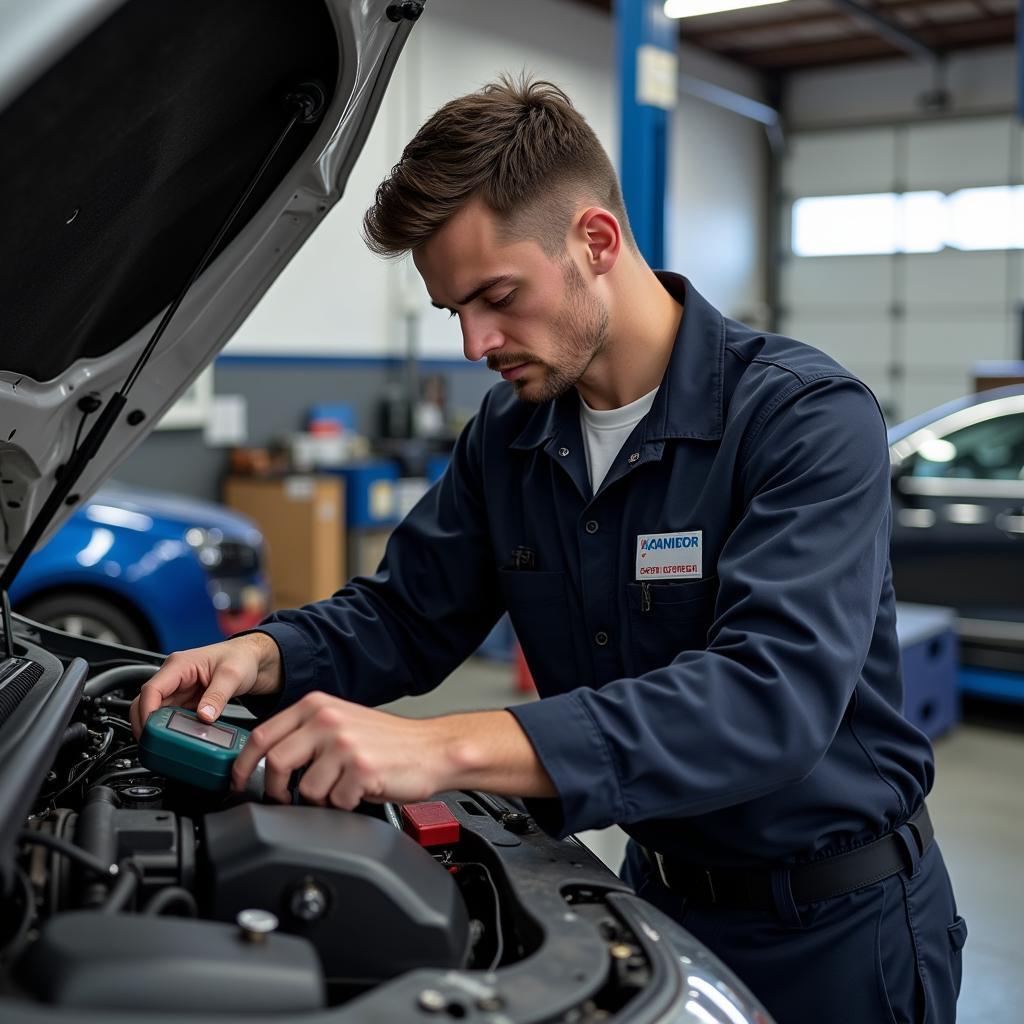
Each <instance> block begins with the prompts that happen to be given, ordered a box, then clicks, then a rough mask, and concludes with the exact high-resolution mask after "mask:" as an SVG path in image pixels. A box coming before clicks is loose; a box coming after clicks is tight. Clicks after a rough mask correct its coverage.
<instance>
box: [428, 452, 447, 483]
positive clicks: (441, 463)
mask: <svg viewBox="0 0 1024 1024" xmlns="http://www.w3.org/2000/svg"><path fill="white" fill-rule="evenodd" d="M451 461H452V458H451V456H450V455H431V456H430V458H428V459H427V465H426V477H427V483H428V484H436V483H437V481H438V480H440V479H441V477H443V476H444V471H445V470H446V469H447V468H448V463H449V462H451Z"/></svg>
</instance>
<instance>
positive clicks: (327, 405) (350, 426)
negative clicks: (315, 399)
mask: <svg viewBox="0 0 1024 1024" xmlns="http://www.w3.org/2000/svg"><path fill="white" fill-rule="evenodd" d="M317 421H321V422H322V421H329V422H333V423H337V424H338V426H339V427H341V428H342V429H343V430H355V429H356V410H355V407H354V406H353V405H352V403H351V402H322V403H320V404H319V405H311V406H310V407H309V414H308V415H307V417H306V422H307V423H315V422H317Z"/></svg>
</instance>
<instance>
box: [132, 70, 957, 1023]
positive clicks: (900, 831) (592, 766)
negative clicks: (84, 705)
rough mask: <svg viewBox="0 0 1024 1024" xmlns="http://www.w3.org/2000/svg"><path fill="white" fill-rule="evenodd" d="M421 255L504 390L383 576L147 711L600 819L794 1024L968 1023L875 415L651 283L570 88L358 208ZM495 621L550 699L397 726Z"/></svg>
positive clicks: (406, 789) (378, 778)
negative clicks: (226, 721) (899, 599)
mask: <svg viewBox="0 0 1024 1024" xmlns="http://www.w3.org/2000/svg"><path fill="white" fill-rule="evenodd" d="M365 226H366V234H367V238H368V241H369V244H370V246H371V248H373V249H374V250H375V251H376V252H378V253H381V254H384V255H389V256H391V255H399V254H401V253H404V252H408V251H411V252H412V256H413V259H414V261H415V264H416V267H417V269H418V271H419V272H420V274H421V276H422V277H423V280H424V282H425V284H426V287H427V290H428V291H429V293H430V295H431V298H432V300H433V303H434V305H435V306H437V307H439V308H441V309H445V310H448V311H449V313H450V315H452V316H457V317H458V318H459V322H460V326H461V328H462V334H463V340H464V346H465V353H466V356H467V357H468V358H469V359H473V360H478V359H483V358H486V360H487V365H488V367H489V368H490V369H492V370H495V371H497V372H500V373H501V375H502V377H503V378H504V379H505V380H506V381H507V382H509V383H507V384H498V385H497V386H496V387H495V388H494V389H492V390H491V392H490V393H489V394H488V395H487V396H486V397H485V399H484V401H483V403H482V405H481V408H480V412H479V414H478V415H477V417H476V418H475V420H474V421H473V423H471V424H470V425H469V426H468V427H467V428H466V430H465V431H464V433H463V434H462V436H461V438H460V439H459V442H458V444H457V446H456V449H455V452H454V456H453V460H452V464H451V467H450V469H449V471H448V472H447V473H446V475H445V477H444V478H443V479H442V480H441V482H440V483H439V484H438V485H437V486H436V487H435V488H433V489H432V490H431V491H430V493H429V494H428V495H427V496H426V497H425V498H424V499H423V500H422V501H421V502H420V503H419V504H418V505H417V507H416V508H415V509H414V510H413V511H412V512H411V513H410V515H409V516H408V517H407V519H406V520H405V521H404V522H403V523H402V524H401V525H400V526H399V527H398V528H397V529H396V530H395V532H394V535H393V537H392V538H391V541H390V543H389V545H388V549H387V554H386V556H385V559H384V562H383V563H382V565H381V567H380V570H379V571H378V573H377V574H376V575H375V576H373V577H371V578H368V579H356V580H353V581H352V582H351V583H349V585H348V586H347V587H345V588H344V589H343V590H341V591H339V592H338V593H337V594H335V595H334V596H333V597H332V598H330V599H328V600H325V601H321V602H318V603H317V604H313V605H309V606H307V607H305V608H302V609H299V610H296V611H284V612H280V613H278V614H276V615H273V616H271V618H270V619H269V620H268V621H267V622H266V623H265V624H263V625H261V626H260V627H259V629H258V630H257V631H256V632H251V633H249V634H246V635H242V636H239V637H237V638H233V639H231V640H228V641H226V642H224V643H221V644H217V645H214V646H212V647H205V648H201V649H199V650H196V651H188V652H185V653H179V654H173V655H171V656H170V657H169V658H168V659H167V662H166V664H165V666H164V667H163V668H162V669H161V670H160V672H158V673H157V674H156V675H155V676H154V677H153V679H152V680H151V681H150V682H149V683H147V684H146V686H145V687H144V688H143V691H142V694H141V695H140V698H139V700H138V701H136V703H135V705H134V706H133V708H132V721H133V725H134V727H135V729H136V730H137V731H138V730H139V729H140V728H141V725H142V723H143V722H144V721H145V718H146V716H147V715H148V714H149V713H151V712H152V711H153V710H155V709H156V708H157V707H158V706H159V705H160V704H161V703H163V704H184V705H186V706H190V707H197V708H198V709H199V713H200V715H201V716H203V717H205V718H206V719H207V720H210V721H212V720H213V719H215V718H216V717H217V716H218V715H219V714H220V712H221V711H222V709H223V707H224V704H225V702H226V701H227V700H228V699H229V698H231V697H233V696H240V695H247V700H248V701H249V703H250V704H251V705H252V706H254V707H256V708H258V710H260V712H261V713H264V714H269V713H271V712H276V713H274V714H273V715H272V717H269V718H268V719H267V720H266V721H265V722H263V724H261V725H260V726H259V727H258V728H257V729H256V730H255V732H254V733H253V736H252V739H251V741H250V743H249V744H248V746H247V747H246V749H245V751H244V752H243V753H242V755H241V756H240V757H239V758H238V761H237V764H236V767H235V773H234V782H235V784H236V785H241V784H242V783H243V782H244V780H245V778H246V777H247V776H248V775H249V773H250V772H251V771H252V769H253V767H254V765H255V764H256V762H257V760H258V759H259V758H260V757H261V756H263V755H266V761H267V789H268V792H269V793H270V795H271V796H273V797H275V798H280V799H285V798H286V797H287V789H286V787H287V783H288V779H289V776H290V775H291V773H292V771H293V770H295V769H296V768H299V767H300V766H303V765H308V766H309V767H308V768H307V770H306V772H305V774H304V776H303V778H302V782H301V785H300V786H299V791H300V793H301V795H302V796H303V797H304V798H305V800H306V801H308V802H311V803H318V804H331V805H334V806H336V807H340V808H352V807H354V806H355V805H356V804H357V803H358V802H359V800H360V799H366V800H372V801H382V800H398V801H404V800H418V799H422V798H424V797H427V796H429V795H430V794H431V793H434V792H437V791H440V790H445V789H460V788H471V787H472V788H480V789H484V790H491V791H494V792H498V793H505V794H513V795H518V796H522V797H524V798H526V799H527V806H528V807H529V809H530V811H531V813H532V814H533V815H534V816H535V818H536V820H537V821H538V823H539V824H540V825H541V826H542V827H543V828H544V829H546V830H547V831H549V832H551V833H553V834H555V835H559V836H562V835H566V834H568V833H572V832H577V831H581V830H584V829H590V828H601V827H603V826H606V825H610V824H612V823H618V824H620V825H622V826H623V827H624V828H625V829H626V830H627V831H628V832H629V833H630V835H631V836H632V837H633V841H632V842H631V843H630V848H629V852H628V855H627V862H626V864H625V866H624V874H625V877H626V878H627V880H628V881H630V882H631V884H633V885H634V886H635V887H636V888H637V890H638V892H639V893H640V894H641V895H643V896H645V897H647V898H648V899H650V900H652V901H653V902H654V903H656V904H657V905H659V906H660V907H661V908H662V909H664V910H666V911H667V912H668V913H670V914H671V915H673V916H674V917H675V918H676V919H677V920H679V921H681V922H683V923H684V924H685V926H686V927H687V928H688V929H689V930H690V931H692V932H693V933H694V934H696V935H697V936H698V937H699V938H700V939H702V940H703V941H704V942H705V943H706V944H707V945H708V946H710V948H711V949H712V950H714V951H716V952H717V953H719V955H721V956H722V958H723V959H724V960H725V961H726V962H727V963H728V964H729V965H730V966H731V967H732V968H733V969H734V970H735V971H736V972H737V973H738V974H739V975H740V977H742V978H743V979H744V980H745V981H746V982H747V983H748V984H749V985H750V987H751V988H752V989H753V990H754V992H756V993H757V994H758V996H759V997H760V998H761V999H762V1000H763V1001H764V1002H765V1004H766V1005H767V1007H768V1008H769V1009H770V1010H771V1011H772V1012H773V1014H774V1015H775V1016H776V1017H777V1019H778V1020H779V1021H780V1024H789V1022H799V1021H829V1022H830V1024H835V1022H839V1021H848V1022H850V1024H868V1022H873V1021H925V1020H927V1021H929V1022H946V1021H952V1020H953V1019H954V1015H955V1003H956V995H957V991H958V989H959V981H960V965H959V947H960V946H961V945H962V942H963V936H964V934H965V929H964V926H963V922H962V920H961V919H960V918H958V917H957V915H956V910H955V907H954V903H953V897H952V892H951V889H950V885H949V880H948V878H947V875H946V871H945V867H944V865H943V863H942V859H941V856H940V853H939V850H938V847H937V845H936V844H935V842H934V841H933V840H932V832H931V826H930V823H929V821H928V817H927V812H926V811H925V810H924V797H925V794H926V793H927V791H928V790H929V788H930V786H931V782H932V755H931V750H930V747H929V744H928V742H927V740H926V739H925V738H924V737H923V736H922V735H921V734H920V733H919V732H918V731H917V730H915V729H914V728H913V727H912V726H911V725H909V724H908V723H907V722H906V720H905V719H904V718H903V717H902V716H901V714H900V712H899V708H900V701H901V683H900V674H899V652H898V646H897V641H896V634H895V629H894V605H893V591H892V585H891V578H890V570H889V560H888V551H889V529H890V522H889V465H888V458H887V448H886V440H885V429H884V425H883V420H882V416H881V414H880V412H879V410H878V407H877V405H876V403H875V401H874V399H873V397H872V395H871V394H870V392H869V391H868V390H867V388H865V387H864V386H863V385H862V384H861V383H860V382H859V381H858V380H856V379H855V378H854V377H853V376H851V375H850V374H849V373H847V372H846V371H845V370H844V369H842V367H840V366H838V365H837V364H836V363H834V362H833V361H832V360H830V359H829V358H827V357H826V356H824V355H823V354H821V353H820V352H817V351H815V350H813V349H811V348H808V347H806V346H804V345H800V344H798V343H797V342H794V341H791V340H789V339H786V338H781V337H777V336H773V335H764V334H758V333H757V332H755V331H752V330H750V329H748V328H746V327H744V326H743V325H741V324H738V323H735V322H733V321H729V320H726V319H724V318H723V317H722V316H721V315H720V314H719V313H718V312H717V311H716V310H714V309H713V308H712V307H711V306H710V305H709V304H708V303H707V302H706V301H705V300H704V299H703V298H701V296H700V295H698V294H697V292H696V291H695V290H694V289H693V287H692V286H691V285H690V284H689V283H688V282H687V281H686V280H685V279H683V278H681V277H678V276H676V275H674V274H666V273H660V274H657V275H656V274H655V273H654V272H653V271H652V270H651V269H650V268H649V267H648V266H647V264H646V263H645V262H644V260H643V259H642V257H641V256H640V254H639V252H638V251H637V249H636V246H635V244H634V242H633V239H632V237H631V235H630V232H629V226H628V221H627V219H626V214H625V211H624V209H623V204H622V198H621V194H620V191H619V186H618V183H617V181H616V178H615V174H614V172H613V170H612V168H611V165H610V163H609V161H608V158H607V156H606V155H605V153H604V152H603V151H602V149H601V147H600V145H599V144H598V142H597V140H596V138H595V137H594V135H593V133H592V132H591V130H590V128H589V127H588V126H587V125H586V123H585V122H584V120H583V119H582V118H581V117H580V116H579V114H578V113H577V112H576V111H575V110H574V109H573V108H572V106H571V104H570V103H569V101H568V100H567V98H566V97H565V95H564V94H563V93H562V92H561V91H560V90H558V89H557V88H555V87H554V86H551V85H549V84H547V83H532V84H531V83H528V82H522V83H515V82H511V81H509V80H502V81H501V82H500V83H498V84H496V85H491V86H488V87H487V88H485V89H483V90H482V91H481V92H479V93H475V94H472V95H470V96H464V97H462V98H460V99H457V100H454V101H452V102H451V103H449V104H447V105H446V106H445V107H443V108H442V109H441V110H440V111H438V112H437V113H436V114H435V115H434V116H433V117H431V118H430V119H429V120H428V121H427V122H426V124H425V125H424V126H423V127H422V128H421V129H420V131H419V132H418V133H417V135H416V137H415V138H414V139H413V140H412V142H410V143H409V145H408V147H407V148H406V150H405V153H404V154H403V156H402V159H401V161H400V162H399V164H398V165H397V166H396V167H395V168H394V169H393V171H392V173H391V174H390V176H389V177H388V178H387V179H386V180H385V181H384V182H383V184H382V185H381V186H380V188H379V189H378V191H377V196H376V202H375V204H374V206H373V207H372V208H371V209H370V210H369V211H368V213H367V215H366V221H365ZM505 609H507V610H508V611H509V613H510V614H511V618H512V621H513V623H514V625H515V628H516V632H517V634H518V636H519V639H520V641H521V643H522V646H523V649H524V651H525V653H526V657H527V660H528V662H529V664H530V667H531V669H532V671H533V674H534V677H535V679H536V681H537V685H538V690H539V692H540V694H541V696H542V699H541V700H540V701H537V702H535V703H532V704H527V705H523V706H520V707H516V708H513V709H511V710H508V711H492V712H480V713H469V714H461V715H448V716H444V717H440V718H434V719H428V720H420V721H407V720H403V719H400V718H397V717H394V716H391V715H388V714H385V713H383V712H379V711H374V710H371V709H370V708H369V707H367V705H374V704H380V703H383V702H385V701H388V700H391V699H393V698H395V697H397V696H400V695H402V694H408V693H417V692H424V691H427V690H429V689H431V688H432V687H433V686H435V685H437V684H438V683H440V682H441V681H442V680H443V679H444V678H445V676H447V675H448V673H449V672H450V671H451V670H452V669H453V668H455V667H456V666H457V665H458V664H459V663H460V662H461V661H462V660H463V659H464V658H465V657H466V656H467V655H468V654H469V653H470V652H472V651H473V650H475V648H476V646H477V645H478V644H479V642H480V641H481V640H482V639H483V637H484V636H485V635H486V633H487V631H488V630H489V629H490V627H491V626H492V625H493V623H494V622H495V620H496V619H497V617H498V616H499V614H500V613H501V612H502V611H503V610H505Z"/></svg>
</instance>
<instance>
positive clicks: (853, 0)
mask: <svg viewBox="0 0 1024 1024" xmlns="http://www.w3.org/2000/svg"><path fill="white" fill-rule="evenodd" d="M832 3H833V4H834V5H835V6H836V7H838V8H839V9H840V10H842V11H845V12H846V13H847V14H849V15H850V17H852V18H854V19H855V20H856V21H859V22H861V24H863V25H867V26H868V27H869V28H871V29H872V30H873V31H874V32H876V33H877V34H878V35H880V36H881V37H882V38H883V39H884V40H885V41H886V42H887V43H890V44H891V45H892V46H895V47H896V48H897V49H899V50H903V51H904V52H905V53H909V54H910V55H911V56H912V57H919V58H921V59H923V60H927V61H931V62H933V63H934V62H937V61H939V60H941V59H942V54H941V53H939V51H938V50H934V49H932V47H930V46H929V45H928V44H927V43H925V42H924V41H923V40H921V39H920V38H919V37H918V36H916V35H914V34H913V33H912V32H908V31H907V30H906V29H905V28H901V27H900V26H899V25H897V24H896V23H895V22H894V21H890V20H889V19H888V18H887V17H885V15H883V14H879V13H878V11H876V10H874V9H872V8H869V7H864V6H863V5H862V4H860V3H858V2H857V0H832Z"/></svg>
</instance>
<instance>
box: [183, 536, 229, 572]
mask: <svg viewBox="0 0 1024 1024" xmlns="http://www.w3.org/2000/svg"><path fill="white" fill-rule="evenodd" d="M223 540H224V534H223V533H221V531H220V530H218V529H212V530H204V529H202V528H201V527H198V526H193V527H192V528H191V529H189V530H188V532H187V533H186V534H185V543H186V544H188V546H189V547H190V548H192V550H193V551H194V552H195V553H196V558H198V559H199V562H200V564H201V565H202V566H204V567H205V568H207V569H216V568H217V567H218V566H219V565H220V564H221V563H222V562H223V561H224V554H223V552H222V551H221V544H222V542H223Z"/></svg>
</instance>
